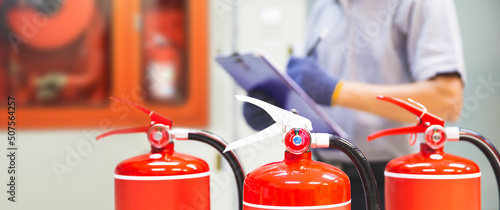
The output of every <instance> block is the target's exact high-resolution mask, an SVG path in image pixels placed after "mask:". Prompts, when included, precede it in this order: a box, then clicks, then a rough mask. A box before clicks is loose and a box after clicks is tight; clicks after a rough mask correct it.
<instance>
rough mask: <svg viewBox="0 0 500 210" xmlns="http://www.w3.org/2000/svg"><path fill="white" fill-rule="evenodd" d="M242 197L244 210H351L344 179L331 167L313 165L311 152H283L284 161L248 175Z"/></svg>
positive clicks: (340, 172) (339, 172)
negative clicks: (298, 208)
mask: <svg viewBox="0 0 500 210" xmlns="http://www.w3.org/2000/svg"><path fill="white" fill-rule="evenodd" d="M243 194H244V199H243V201H244V207H243V209H244V210H257V209H259V210H262V209H297V207H300V209H303V210H309V209H328V210H332V209H335V210H347V209H351V208H350V206H351V187H350V182H349V178H348V177H347V175H346V174H345V173H344V172H342V171H341V170H340V169H338V168H336V167H334V166H332V165H329V164H326V163H322V162H317V161H313V160H312V159H311V152H306V153H303V154H292V153H290V152H285V159H284V160H283V161H279V162H274V163H270V164H267V165H264V166H261V167H259V168H257V169H255V170H254V171H252V172H250V173H249V174H248V175H247V177H246V179H245V183H244V191H243Z"/></svg>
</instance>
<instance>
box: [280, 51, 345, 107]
mask: <svg viewBox="0 0 500 210" xmlns="http://www.w3.org/2000/svg"><path fill="white" fill-rule="evenodd" d="M286 72H287V73H288V75H290V77H291V78H292V79H293V80H294V81H295V82H296V83H297V84H298V85H299V86H300V87H302V89H304V91H305V92H306V93H307V94H309V96H311V98H312V99H313V100H314V101H316V103H318V104H322V105H327V106H331V105H332V97H333V93H334V91H335V88H336V87H337V84H338V83H339V81H340V79H338V78H336V77H333V76H331V75H328V74H327V73H326V72H325V71H323V69H321V67H319V66H318V64H317V63H316V61H315V60H314V58H311V57H307V58H295V57H292V58H290V60H289V61H288V65H287V70H286Z"/></svg>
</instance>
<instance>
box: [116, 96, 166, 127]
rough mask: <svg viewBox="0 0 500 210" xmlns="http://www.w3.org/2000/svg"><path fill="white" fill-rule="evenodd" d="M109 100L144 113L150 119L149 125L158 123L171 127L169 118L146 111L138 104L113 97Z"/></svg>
mask: <svg viewBox="0 0 500 210" xmlns="http://www.w3.org/2000/svg"><path fill="white" fill-rule="evenodd" d="M109 98H110V99H113V100H115V101H119V102H123V103H126V104H128V105H130V106H132V107H134V108H136V109H138V110H140V111H142V112H144V113H145V114H147V115H149V117H150V118H151V125H153V124H157V123H159V124H163V125H166V126H169V127H172V120H170V119H169V118H167V117H165V116H163V115H161V114H159V113H156V112H154V111H151V110H149V109H147V108H146V107H143V106H141V105H139V104H136V103H134V102H131V101H128V100H125V99H120V98H115V97H109Z"/></svg>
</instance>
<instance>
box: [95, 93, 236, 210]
mask: <svg viewBox="0 0 500 210" xmlns="http://www.w3.org/2000/svg"><path fill="white" fill-rule="evenodd" d="M112 99H115V98H112ZM115 100H118V101H122V102H126V103H128V104H129V105H131V106H133V107H135V108H137V109H139V110H141V111H142V112H144V113H146V114H148V115H149V116H150V117H151V124H150V126H146V127H138V128H128V129H122V130H115V131H110V132H107V133H104V134H101V135H99V136H98V137H97V139H98V140H99V139H101V138H104V137H106V136H109V135H114V134H127V133H138V132H145V133H146V134H147V137H148V140H149V142H150V143H151V152H149V153H147V154H143V155H139V156H137V157H133V158H130V159H127V160H124V161H122V162H121V163H120V164H118V166H117V167H116V169H115V174H114V178H115V209H117V210H128V209H129V210H137V209H141V210H153V209H154V210H156V209H204V210H208V209H210V186H209V185H210V179H209V168H208V164H207V163H206V162H205V161H203V160H202V159H199V158H197V157H194V156H191V155H186V154H182V153H178V152H176V151H174V142H173V141H174V140H179V141H182V140H188V139H189V140H195V141H200V142H203V143H206V144H209V145H210V146H212V147H214V148H215V149H216V150H217V151H219V152H220V153H222V152H223V150H224V148H225V147H226V146H227V143H226V142H225V141H224V140H222V139H221V138H220V137H218V136H216V135H214V134H211V133H208V132H206V131H200V130H192V129H172V121H171V120H170V119H168V118H166V117H164V116H162V115H160V114H158V113H156V112H153V111H150V110H148V109H146V108H144V107H142V106H139V105H137V104H135V103H132V102H130V101H126V100H121V99H115ZM222 155H223V157H224V158H225V159H226V160H227V161H228V163H229V165H230V166H231V168H232V170H233V173H234V176H235V178H236V185H237V189H238V195H239V198H240V199H241V198H242V188H243V180H244V172H243V169H242V166H241V164H240V162H239V160H238V157H237V156H236V154H235V153H233V152H231V153H223V154H222ZM239 206H240V207H239V208H240V209H241V208H242V207H241V206H242V203H241V202H240V203H239Z"/></svg>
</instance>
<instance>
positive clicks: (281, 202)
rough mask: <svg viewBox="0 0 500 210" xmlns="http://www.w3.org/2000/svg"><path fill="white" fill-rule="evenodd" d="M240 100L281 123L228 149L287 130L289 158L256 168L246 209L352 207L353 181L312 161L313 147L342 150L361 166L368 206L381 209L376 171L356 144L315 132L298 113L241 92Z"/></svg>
mask: <svg viewBox="0 0 500 210" xmlns="http://www.w3.org/2000/svg"><path fill="white" fill-rule="evenodd" d="M236 98H237V99H238V100H241V101H245V102H248V103H252V104H254V105H256V106H259V107H260V108H262V109H264V110H265V111H266V112H267V113H268V114H269V115H270V116H271V117H272V118H273V120H274V121H275V123H274V124H272V125H271V126H269V127H267V128H265V129H264V130H262V131H260V132H259V133H257V134H254V135H251V136H248V137H245V138H243V139H240V140H238V141H235V142H232V143H231V144H229V145H228V147H226V149H225V151H231V150H233V149H236V148H239V147H242V146H245V145H248V144H251V143H255V142H258V141H261V140H265V139H268V138H269V137H272V136H275V135H279V134H282V135H283V138H282V140H283V143H284V145H285V148H286V151H285V158H284V160H283V161H278V162H274V163H270V164H267V165H264V166H261V167H259V168H257V169H255V170H253V171H252V172H250V173H249V174H248V175H247V176H246V178H245V181H244V184H243V185H244V186H243V209H244V210H271V209H272V210H276V209H279V210H287V209H301V210H312V209H322V210H350V209H351V184H350V181H349V177H348V176H347V175H346V174H345V173H344V172H343V171H341V170H340V169H338V168H336V167H334V166H332V165H329V164H326V163H322V162H317V161H313V160H312V159H311V149H312V148H332V149H338V150H340V151H342V152H343V153H344V154H346V155H347V156H348V157H349V158H350V159H351V160H352V161H353V162H354V164H355V166H356V169H357V170H358V172H359V174H360V178H361V180H362V183H363V186H364V189H365V191H364V193H365V200H366V203H367V209H368V210H378V209H380V203H379V196H378V191H377V185H376V182H375V178H374V176H373V172H372V170H371V168H370V166H369V164H368V161H367V160H366V158H365V157H364V155H363V153H361V151H359V149H357V148H356V146H354V145H353V144H352V143H351V142H349V141H347V140H345V139H342V138H341V137H338V136H335V135H332V134H327V133H311V132H310V131H311V130H312V123H311V121H310V120H309V119H307V118H304V117H302V116H299V115H298V112H297V111H296V110H292V111H286V110H283V109H281V108H279V107H276V106H273V105H271V104H268V103H266V102H264V101H260V100H258V99H254V98H250V97H246V96H236Z"/></svg>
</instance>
